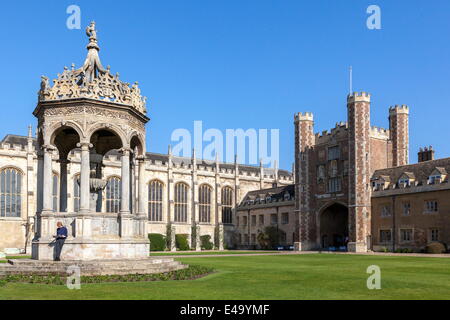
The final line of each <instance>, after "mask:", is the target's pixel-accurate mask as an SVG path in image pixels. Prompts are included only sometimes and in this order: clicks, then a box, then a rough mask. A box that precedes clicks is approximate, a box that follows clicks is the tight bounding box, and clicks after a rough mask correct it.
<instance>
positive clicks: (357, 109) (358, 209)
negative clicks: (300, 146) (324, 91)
mask: <svg viewBox="0 0 450 320" xmlns="http://www.w3.org/2000/svg"><path fill="white" fill-rule="evenodd" d="M347 110H348V128H349V136H348V148H349V164H350V165H349V171H348V181H349V190H348V193H349V194H348V196H349V208H348V211H349V212H348V213H349V214H348V218H349V244H348V249H349V251H356V252H364V251H366V250H367V236H368V235H369V234H370V213H371V206H370V188H369V183H370V176H371V168H370V146H371V143H370V131H371V126H370V94H369V93H365V92H361V93H353V94H351V95H349V96H348V98H347Z"/></svg>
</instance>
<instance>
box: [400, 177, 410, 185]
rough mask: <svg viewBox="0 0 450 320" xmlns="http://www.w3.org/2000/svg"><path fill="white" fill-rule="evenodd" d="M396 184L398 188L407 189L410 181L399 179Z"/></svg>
mask: <svg viewBox="0 0 450 320" xmlns="http://www.w3.org/2000/svg"><path fill="white" fill-rule="evenodd" d="M398 184H399V185H400V186H404V187H405V186H406V187H409V186H410V184H411V180H409V178H404V179H400V180H398Z"/></svg>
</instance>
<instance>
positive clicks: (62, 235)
mask: <svg viewBox="0 0 450 320" xmlns="http://www.w3.org/2000/svg"><path fill="white" fill-rule="evenodd" d="M66 238H67V228H66V227H61V228H58V230H56V239H66Z"/></svg>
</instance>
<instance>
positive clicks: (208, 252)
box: [150, 250, 280, 257]
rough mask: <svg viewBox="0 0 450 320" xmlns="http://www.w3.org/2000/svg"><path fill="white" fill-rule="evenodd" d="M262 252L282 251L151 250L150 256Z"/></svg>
mask: <svg viewBox="0 0 450 320" xmlns="http://www.w3.org/2000/svg"><path fill="white" fill-rule="evenodd" d="M262 253H280V251H255V250H253V251H236V250H229V251H226V250H225V251H177V252H163V251H154V252H150V256H152V257H153V256H203V255H224V254H262Z"/></svg>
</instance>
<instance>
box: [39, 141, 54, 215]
mask: <svg viewBox="0 0 450 320" xmlns="http://www.w3.org/2000/svg"><path fill="white" fill-rule="evenodd" d="M42 150H43V153H44V170H43V171H44V172H43V177H42V178H43V182H44V183H43V190H42V199H43V208H42V211H43V212H47V213H48V212H53V201H52V193H53V192H52V191H53V190H52V187H53V183H52V176H53V170H52V151H53V150H54V148H53V147H51V146H43V147H42Z"/></svg>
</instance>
